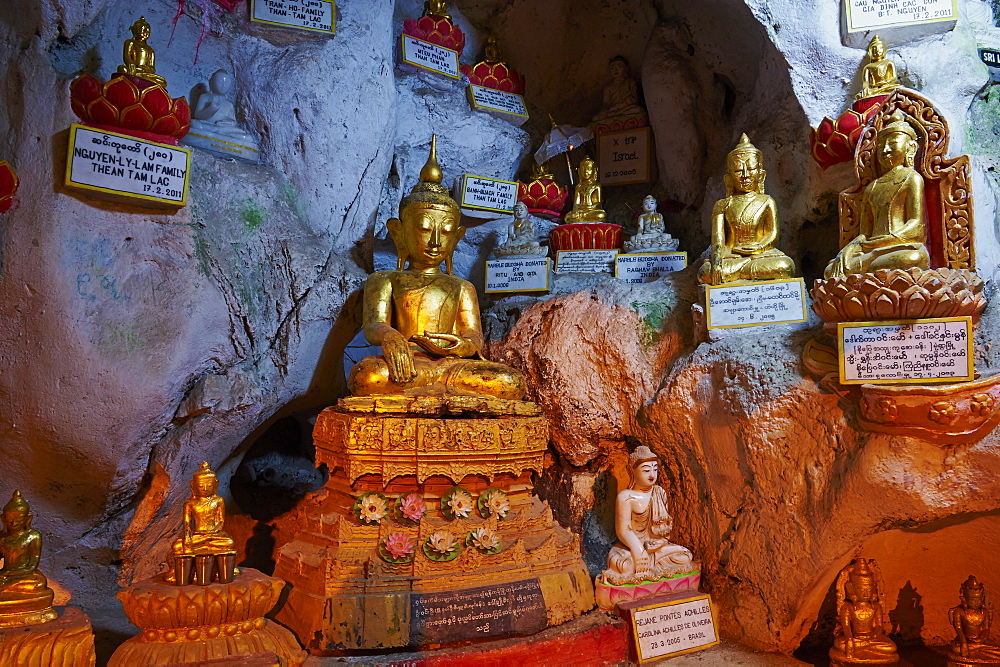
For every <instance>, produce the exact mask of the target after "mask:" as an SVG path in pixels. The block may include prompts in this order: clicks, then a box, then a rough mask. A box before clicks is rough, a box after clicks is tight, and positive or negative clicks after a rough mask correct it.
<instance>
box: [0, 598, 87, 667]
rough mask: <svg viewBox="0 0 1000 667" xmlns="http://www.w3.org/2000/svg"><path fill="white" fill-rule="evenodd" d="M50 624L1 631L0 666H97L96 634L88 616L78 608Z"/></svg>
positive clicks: (65, 611) (63, 613)
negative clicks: (95, 651)
mask: <svg viewBox="0 0 1000 667" xmlns="http://www.w3.org/2000/svg"><path fill="white" fill-rule="evenodd" d="M61 610H62V613H61V614H60V615H59V617H58V618H57V619H55V620H52V621H48V622H47V623H35V624H31V625H20V626H15V627H7V628H2V629H0V665H45V666H46V667H86V666H87V665H94V664H95V663H96V661H97V655H96V654H95V653H94V631H93V630H92V629H91V627H90V619H89V618H87V615H86V614H84V613H83V612H82V611H80V610H79V609H77V608H75V607H64V608H61Z"/></svg>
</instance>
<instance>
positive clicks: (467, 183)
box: [459, 174, 517, 213]
mask: <svg viewBox="0 0 1000 667" xmlns="http://www.w3.org/2000/svg"><path fill="white" fill-rule="evenodd" d="M516 203H517V183H514V182H512V181H501V180H497V179H495V178H482V177H481V176H473V175H471V174H466V175H465V176H463V177H462V191H461V193H460V196H459V205H460V206H461V207H462V208H473V209H477V210H480V211H496V212H497V213H510V212H512V211H513V210H514V204H516Z"/></svg>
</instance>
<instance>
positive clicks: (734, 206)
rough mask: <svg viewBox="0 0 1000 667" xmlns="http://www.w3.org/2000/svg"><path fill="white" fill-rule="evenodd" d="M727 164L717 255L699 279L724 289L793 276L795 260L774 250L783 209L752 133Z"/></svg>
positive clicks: (716, 219)
mask: <svg viewBox="0 0 1000 667" xmlns="http://www.w3.org/2000/svg"><path fill="white" fill-rule="evenodd" d="M726 164H727V166H728V173H727V174H726V177H725V182H726V198H725V199H720V200H719V201H717V202H716V203H715V207H714V208H713V209H712V251H711V252H712V254H711V256H710V257H709V258H708V259H706V260H705V262H704V263H703V264H702V265H701V268H700V269H699V271H698V280H699V281H701V282H702V283H706V284H709V285H721V284H724V283H733V282H739V281H744V280H778V279H782V278H791V277H792V276H793V275H794V273H795V262H794V261H792V259H791V258H790V257H788V256H787V255H785V254H784V253H783V252H781V251H780V250H778V249H777V248H775V247H774V244H775V242H776V241H777V240H778V207H777V205H775V203H774V199H772V198H771V197H769V196H768V195H766V194H764V177H765V176H766V175H767V172H765V171H764V167H763V165H762V164H761V152H760V151H759V150H757V148H756V147H755V146H754V145H753V144H751V143H750V139H748V138H747V135H745V134H744V135H741V136H740V143H739V144H738V145H737V146H736V148H734V149H733V150H732V151H731V152H730V153H729V156H728V157H727V158H726Z"/></svg>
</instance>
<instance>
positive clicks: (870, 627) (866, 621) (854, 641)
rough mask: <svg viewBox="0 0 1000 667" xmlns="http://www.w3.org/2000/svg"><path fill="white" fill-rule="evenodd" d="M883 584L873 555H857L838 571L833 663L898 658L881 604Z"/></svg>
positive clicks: (875, 662) (885, 661) (867, 662)
mask: <svg viewBox="0 0 1000 667" xmlns="http://www.w3.org/2000/svg"><path fill="white" fill-rule="evenodd" d="M883 597H885V585H884V584H883V583H882V575H881V573H880V572H879V569H878V565H877V564H876V563H875V559H874V558H871V559H867V560H866V559H864V558H856V559H855V560H853V561H851V564H850V565H848V566H847V567H845V568H844V569H842V570H841V571H840V574H839V575H837V627H836V628H834V633H833V647H832V648H831V649H830V663H831V664H833V665H891V664H895V663H896V662H897V661H898V660H899V656H898V655H897V654H896V644H894V643H893V641H892V640H891V639H889V637H888V635H887V634H886V633H887V631H888V627H889V624H888V620H887V618H886V614H885V609H884V608H883V607H882V598H883Z"/></svg>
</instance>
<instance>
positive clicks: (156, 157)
mask: <svg viewBox="0 0 1000 667" xmlns="http://www.w3.org/2000/svg"><path fill="white" fill-rule="evenodd" d="M190 164H191V151H189V150H188V149H186V148H178V147H177V146H169V145H167V144H159V143H156V142H153V141H145V140H143V139H136V138H135V137H129V136H127V135H122V134H116V133H114V132H104V131H100V130H92V129H90V128H88V127H84V126H82V125H77V124H75V123H74V124H73V125H71V126H70V140H69V156H68V157H67V160H66V185H68V186H73V187H79V188H85V189H90V190H98V191H100V192H106V193H110V194H116V195H124V196H127V197H134V198H138V199H148V200H151V201H159V202H166V203H168V204H176V205H177V206H183V205H184V204H185V202H186V201H187V184H188V170H189V167H190Z"/></svg>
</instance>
